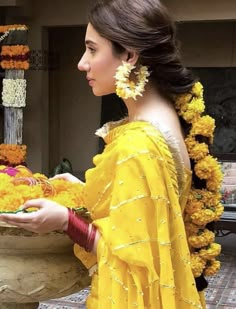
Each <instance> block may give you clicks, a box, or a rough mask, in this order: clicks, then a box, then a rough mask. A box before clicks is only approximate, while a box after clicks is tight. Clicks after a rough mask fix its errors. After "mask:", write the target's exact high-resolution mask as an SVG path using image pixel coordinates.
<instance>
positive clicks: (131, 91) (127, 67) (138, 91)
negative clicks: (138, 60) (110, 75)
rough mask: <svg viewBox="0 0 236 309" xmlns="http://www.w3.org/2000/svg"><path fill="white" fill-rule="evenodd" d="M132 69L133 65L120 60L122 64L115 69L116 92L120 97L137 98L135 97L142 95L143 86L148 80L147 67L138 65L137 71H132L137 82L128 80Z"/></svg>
mask: <svg viewBox="0 0 236 309" xmlns="http://www.w3.org/2000/svg"><path fill="white" fill-rule="evenodd" d="M133 69H135V66H134V65H132V64H130V63H128V62H125V61H122V65H120V66H119V67H118V68H117V70H116V74H115V76H114V77H115V80H116V83H115V84H116V94H117V95H118V97H120V98H122V99H129V98H132V99H134V100H137V98H136V97H137V96H142V94H143V91H144V87H145V85H146V83H147V82H148V76H149V75H150V73H149V72H148V68H147V67H146V66H143V65H140V66H139V69H138V72H134V74H135V75H136V78H137V82H136V83H135V82H133V81H130V80H129V76H130V73H131V71H132V70H133Z"/></svg>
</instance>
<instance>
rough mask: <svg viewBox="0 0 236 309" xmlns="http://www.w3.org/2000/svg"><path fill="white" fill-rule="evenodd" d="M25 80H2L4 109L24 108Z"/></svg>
mask: <svg viewBox="0 0 236 309" xmlns="http://www.w3.org/2000/svg"><path fill="white" fill-rule="evenodd" d="M25 101H26V80H25V79H6V78H4V79H3V91H2V105H3V106H5V107H25V105H26V104H25Z"/></svg>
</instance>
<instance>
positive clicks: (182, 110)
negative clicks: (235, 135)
mask: <svg viewBox="0 0 236 309" xmlns="http://www.w3.org/2000/svg"><path fill="white" fill-rule="evenodd" d="M175 106H176V110H177V112H178V114H179V115H180V116H181V117H182V118H183V119H184V120H185V121H186V123H188V124H189V125H190V130H189V133H188V135H187V137H186V139H185V142H186V146H187V149H188V153H189V157H190V159H191V163H192V166H193V185H192V189H191V192H190V195H189V198H188V201H187V204H186V208H185V226H186V233H187V237H188V243H189V247H190V252H191V264H192V270H193V274H194V277H195V278H197V277H200V276H201V275H202V274H203V275H206V276H210V275H214V274H215V273H216V272H217V271H218V270H219V268H220V262H219V261H217V260H216V257H217V256H218V255H219V254H220V250H221V247H220V245H219V244H216V243H214V240H215V234H214V232H212V231H211V230H209V229H208V228H207V227H208V226H209V223H211V222H214V221H217V220H219V219H220V217H221V215H222V213H223V211H224V208H223V205H222V204H221V194H220V188H221V183H222V179H223V175H222V172H221V167H220V164H219V163H218V162H217V159H216V158H214V157H213V156H212V155H210V151H209V144H212V143H213V136H214V129H215V120H214V119H213V118H212V117H210V116H208V115H202V114H203V112H204V110H205V104H204V100H203V87H202V85H201V83H200V82H197V83H195V84H194V86H193V88H192V90H191V92H189V93H187V94H184V95H180V96H178V97H177V98H176V103H175Z"/></svg>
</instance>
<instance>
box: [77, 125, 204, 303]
mask: <svg viewBox="0 0 236 309" xmlns="http://www.w3.org/2000/svg"><path fill="white" fill-rule="evenodd" d="M104 139H105V141H106V143H107V145H106V147H105V150H104V152H103V153H102V154H99V155H97V156H95V157H94V164H95V167H94V168H92V169H90V170H88V171H87V173H86V185H85V187H84V199H85V205H86V207H87V208H88V210H89V211H90V212H91V216H92V219H93V223H94V224H95V225H96V226H97V228H98V229H99V232H100V234H101V238H100V240H99V242H98V248H97V264H98V270H97V272H96V273H95V274H94V275H93V278H92V290H91V295H90V296H89V298H88V300H87V308H89V309H96V308H102V309H104V308H112V309H121V308H124V309H125V308H138V309H145V308H153V309H164V308H171V309H193V308H198V309H201V308H205V305H204V298H203V299H202V301H201V299H200V296H199V293H198V292H197V289H196V286H195V280H194V277H193V274H192V270H191V266H190V253H189V249H188V244H187V240H186V235H185V227H184V222H183V218H182V212H183V210H184V206H185V202H186V198H185V197H186V196H187V194H188V192H189V190H190V184H191V173H190V171H186V175H185V186H184V187H183V186H182V188H181V195H180V194H179V192H180V191H179V190H178V182H177V176H176V175H177V173H176V169H175V165H174V161H173V158H172V155H171V153H170V150H169V148H168V145H167V144H166V142H165V139H164V138H163V136H162V134H161V133H160V131H158V130H157V129H156V128H155V127H154V126H153V125H152V124H150V123H147V122H145V121H135V122H131V123H125V124H121V125H119V126H118V127H114V128H113V129H112V130H111V131H110V132H108V134H107V135H106V136H105V137H104ZM77 254H78V257H79V258H80V256H79V252H77ZM201 298H202V295H201Z"/></svg>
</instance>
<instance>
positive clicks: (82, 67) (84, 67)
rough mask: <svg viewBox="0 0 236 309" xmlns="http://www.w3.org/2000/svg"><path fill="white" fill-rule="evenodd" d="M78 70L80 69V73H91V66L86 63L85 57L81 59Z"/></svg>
mask: <svg viewBox="0 0 236 309" xmlns="http://www.w3.org/2000/svg"><path fill="white" fill-rule="evenodd" d="M78 69H79V70H80V71H86V72H87V71H89V69H90V66H89V64H88V62H87V61H86V59H85V57H84V55H83V57H82V58H81V59H80V61H79V63H78Z"/></svg>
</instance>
